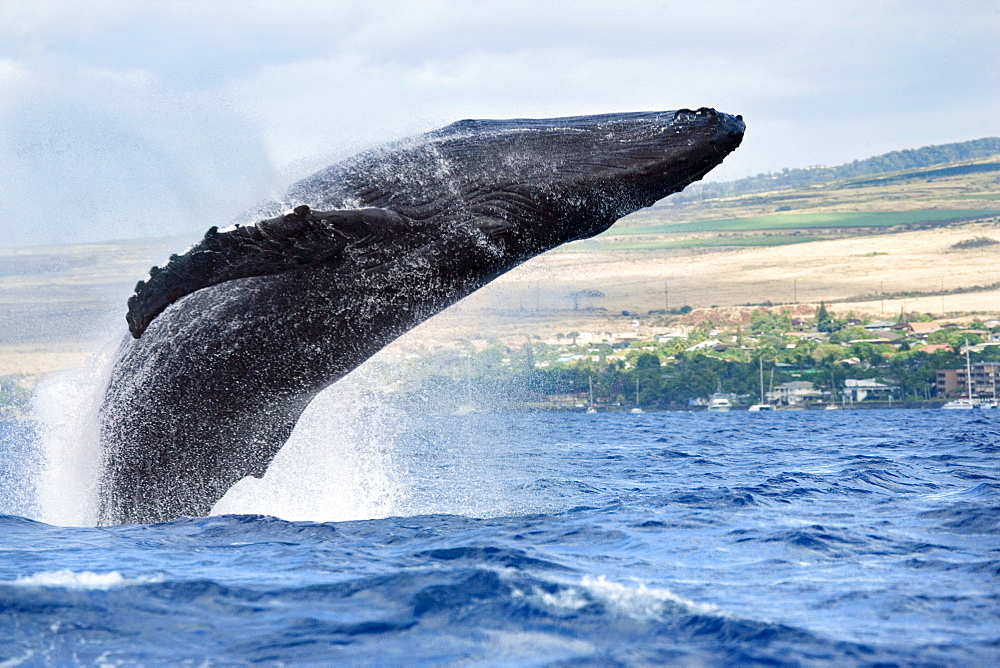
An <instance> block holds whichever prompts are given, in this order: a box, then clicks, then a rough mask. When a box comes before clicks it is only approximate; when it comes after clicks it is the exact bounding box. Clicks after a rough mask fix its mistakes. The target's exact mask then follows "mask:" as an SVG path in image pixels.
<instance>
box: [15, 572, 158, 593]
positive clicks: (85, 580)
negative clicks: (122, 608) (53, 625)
mask: <svg viewBox="0 0 1000 668" xmlns="http://www.w3.org/2000/svg"><path fill="white" fill-rule="evenodd" d="M158 581H159V580H158V578H153V577H140V578H126V577H124V576H123V575H122V574H121V573H119V572H118V571H109V572H107V573H94V572H92V571H79V572H78V571H70V570H62V571H42V572H40V573H35V574H33V575H28V576H24V577H19V578H17V579H16V580H14V581H13V582H12V583H10V584H13V585H15V586H22V587H55V588H59V589H101V590H106V589H113V588H115V587H123V586H127V585H131V584H143V583H147V582H158Z"/></svg>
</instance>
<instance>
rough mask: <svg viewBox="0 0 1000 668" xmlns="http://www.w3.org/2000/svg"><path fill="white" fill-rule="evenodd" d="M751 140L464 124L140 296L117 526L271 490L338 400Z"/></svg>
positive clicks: (256, 215)
mask: <svg viewBox="0 0 1000 668" xmlns="http://www.w3.org/2000/svg"><path fill="white" fill-rule="evenodd" d="M743 132H744V124H743V120H742V118H740V117H739V116H735V117H734V116H730V115H728V114H723V113H720V112H717V111H715V110H713V109H707V108H702V109H698V110H690V109H681V110H678V111H664V112H639V113H622V114H604V115H598V116H576V117H569V118H554V119H515V120H467V121H460V122H458V123H453V124H452V125H449V126H447V127H445V128H442V129H440V130H436V131H433V132H429V133H427V134H424V135H420V136H418V137H414V138H411V139H407V140H403V141H399V142H396V143H393V144H390V145H387V146H384V147H381V148H378V149H374V150H371V151H367V152H365V153H362V154H360V155H358V156H356V157H354V158H351V159H349V160H346V161H344V162H342V163H339V164H336V165H333V166H331V167H329V168H327V169H324V170H322V171H320V172H318V173H316V174H313V175H312V176H310V177H307V178H306V179H304V180H302V181H300V182H298V183H296V184H294V185H293V186H292V187H291V188H289V190H288V191H287V192H286V193H285V195H284V196H283V198H282V199H281V200H278V201H272V202H268V203H265V204H264V205H262V206H260V207H258V208H256V209H254V210H253V211H251V212H249V213H248V214H246V215H245V216H243V217H242V218H241V219H240V220H239V221H238V222H237V224H235V225H234V226H233V227H232V228H230V229H227V230H218V229H216V228H212V229H210V230H209V231H208V233H207V234H206V235H205V237H204V238H203V239H202V240H200V241H199V242H198V243H196V244H195V245H194V246H192V247H191V248H190V249H188V250H187V251H186V252H184V253H182V254H179V255H174V256H171V258H170V260H169V261H168V262H167V263H166V264H165V265H164V266H163V267H154V268H153V269H152V270H151V271H150V275H149V277H148V278H147V279H146V280H143V281H140V282H139V283H138V285H137V286H136V291H135V294H134V295H133V296H132V297H131V299H129V303H128V314H127V316H126V319H127V321H128V325H129V331H130V333H131V336H128V337H126V338H125V339H124V340H123V342H122V344H121V346H120V348H119V350H118V357H117V359H116V361H115V364H114V368H113V371H112V376H111V379H110V382H109V385H108V388H107V390H106V394H105V397H104V402H103V405H102V407H101V415H100V417H101V442H102V448H103V456H104V462H103V463H104V466H103V473H102V478H101V484H100V510H99V521H100V522H101V523H103V524H112V523H129V522H154V521H163V520H169V519H172V518H175V517H179V516H183V515H193V516H201V515H206V514H208V512H209V511H210V510H211V508H212V505H213V504H214V503H215V502H216V501H217V500H218V499H219V498H221V497H222V495H223V494H224V493H225V492H226V490H227V489H228V488H229V487H230V486H232V485H233V484H234V483H235V482H237V481H238V480H240V479H241V478H243V477H246V476H261V475H263V473H264V471H265V470H266V468H267V466H268V464H269V463H270V462H271V460H272V459H273V458H274V456H275V454H277V452H278V450H279V449H280V448H281V446H282V445H283V444H284V443H285V441H286V440H287V439H288V437H289V435H290V434H291V431H292V429H293V427H294V426H295V423H296V421H297V420H298V418H299V416H300V415H301V414H302V411H303V410H305V408H306V406H307V405H308V404H309V402H310V401H311V400H312V399H313V397H315V396H316V394H317V393H319V392H320V391H321V390H323V389H324V388H325V387H327V386H329V385H330V384H332V383H334V382H336V381H337V380H338V379H340V378H342V377H343V376H344V375H346V374H347V373H349V372H350V371H351V370H353V369H354V368H356V367H357V366H358V365H360V364H361V363H362V362H364V361H365V360H366V359H368V358H369V357H371V356H372V355H374V354H375V353H376V352H378V351H379V350H380V349H381V348H383V347H384V346H385V345H387V344H388V343H390V342H391V341H392V340H394V339H395V338H397V337H399V336H400V335H401V334H403V333H404V332H406V331H407V330H409V329H411V328H413V327H414V326H416V325H417V324H419V323H421V322H423V321H424V320H426V319H427V318H429V317H431V316H432V315H434V314H435V313H437V312H439V311H441V310H442V309H444V308H446V307H447V306H449V305H451V304H453V303H455V302H456V301H458V300H459V299H461V298H462V297H465V296H466V295H468V294H470V293H471V292H474V291H475V290H477V289H478V288H480V287H482V286H483V285H485V284H486V283H488V282H490V281H491V280H493V279H494V278H496V277H497V276H500V275H501V274H503V273H505V272H507V271H509V270H510V269H512V268H514V267H516V266H518V265H519V264H521V263H523V262H525V261H527V260H528V259H530V258H532V257H534V256H536V255H538V254H540V253H543V252H545V251H546V250H549V249H552V248H555V247H556V246H559V245H561V244H564V243H566V242H569V241H573V240H576V239H583V238H588V237H592V236H594V235H596V234H599V233H601V232H603V231H604V230H606V229H608V228H609V227H610V226H611V225H612V224H613V223H614V222H615V221H616V220H618V219H619V218H621V217H622V216H625V215H627V214H629V213H631V212H633V211H636V210H638V209H640V208H643V207H647V206H650V205H652V204H653V203H655V202H656V201H658V200H660V199H662V198H663V197H666V196H667V195H669V194H670V193H673V192H677V191H679V190H681V189H683V188H684V187H685V186H687V185H688V184H690V183H691V182H693V181H696V180H698V179H700V178H702V177H703V176H704V175H705V174H707V173H708V172H709V171H710V170H711V169H712V168H714V167H715V166H717V165H718V164H719V163H720V162H722V160H723V158H724V157H725V156H726V155H728V154H729V153H730V152H731V151H733V150H734V149H735V148H736V147H737V146H739V144H740V142H741V140H742V138H743ZM283 212H287V213H283ZM255 221H256V222H255Z"/></svg>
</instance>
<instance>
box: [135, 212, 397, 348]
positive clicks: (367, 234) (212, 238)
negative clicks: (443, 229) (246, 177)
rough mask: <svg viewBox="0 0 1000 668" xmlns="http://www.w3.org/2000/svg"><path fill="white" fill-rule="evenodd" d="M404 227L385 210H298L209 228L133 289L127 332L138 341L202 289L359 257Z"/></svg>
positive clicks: (394, 213) (153, 269)
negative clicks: (162, 316) (162, 315)
mask: <svg viewBox="0 0 1000 668" xmlns="http://www.w3.org/2000/svg"><path fill="white" fill-rule="evenodd" d="M406 225H407V221H406V219H405V218H403V217H402V216H400V215H399V214H398V213H396V212H394V211H389V210H387V209H350V210H337V211H311V210H310V209H309V207H307V206H304V205H303V206H298V207H296V208H295V210H294V211H293V212H292V213H289V214H286V215H284V216H279V217H277V218H271V219H269V220H264V221H261V222H259V223H257V224H255V225H250V226H247V227H236V228H235V229H233V230H230V231H227V232H219V231H218V228H215V227H213V228H211V229H209V230H208V232H206V233H205V238H204V239H202V240H201V241H200V242H198V243H197V244H195V245H194V246H193V247H191V248H190V249H189V250H188V251H187V252H186V253H184V254H183V255H171V256H170V260H169V262H167V264H165V265H164V266H163V267H153V268H152V269H150V271H149V279H148V280H146V281H139V282H138V283H137V284H136V286H135V294H133V295H132V296H131V297H130V298H129V300H128V314H127V315H126V316H125V319H126V320H127V321H128V326H129V331H130V332H131V333H132V336H134V337H135V338H137V339H138V338H139V337H141V336H142V333H143V332H144V331H146V327H148V326H149V323H151V322H152V321H153V319H154V318H156V316H157V315H159V314H160V313H162V312H163V310H164V309H166V308H167V307H168V306H170V305H171V304H173V303H174V302H175V301H177V300H178V299H180V298H181V297H185V296H187V295H189V294H191V293H193V292H197V291H198V290H201V289H202V288H207V287H210V286H212V285H218V284H219V283H224V282H226V281H232V280H236V279H240V278H250V277H253V276H269V275H274V274H282V273H284V272H287V271H292V270H295V269H299V268H302V267H308V266H311V265H315V264H318V263H322V262H336V261H338V260H345V259H347V258H349V257H354V256H358V255H361V256H363V255H364V254H365V252H366V250H365V249H367V248H371V247H374V246H377V245H378V244H379V243H380V242H384V241H385V240H386V239H391V238H393V237H394V236H396V233H397V232H400V231H401V230H402V229H403V228H404V227H405V226H406Z"/></svg>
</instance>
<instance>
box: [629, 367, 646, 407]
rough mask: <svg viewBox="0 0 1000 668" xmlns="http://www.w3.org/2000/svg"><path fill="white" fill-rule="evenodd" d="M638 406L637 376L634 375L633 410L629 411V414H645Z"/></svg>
mask: <svg viewBox="0 0 1000 668" xmlns="http://www.w3.org/2000/svg"><path fill="white" fill-rule="evenodd" d="M645 412H646V411H644V410H642V408H641V407H640V406H639V374H638V373H636V374H635V408H633V409H632V410H630V411H629V413H645Z"/></svg>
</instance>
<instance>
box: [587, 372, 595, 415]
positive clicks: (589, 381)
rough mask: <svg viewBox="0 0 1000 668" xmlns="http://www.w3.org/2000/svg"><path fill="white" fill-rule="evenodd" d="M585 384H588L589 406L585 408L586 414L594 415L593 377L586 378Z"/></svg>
mask: <svg viewBox="0 0 1000 668" xmlns="http://www.w3.org/2000/svg"><path fill="white" fill-rule="evenodd" d="M587 382H588V383H589V384H590V405H588V406H587V412H588V413H596V412H597V405H596V404H594V377H593V376H587Z"/></svg>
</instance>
